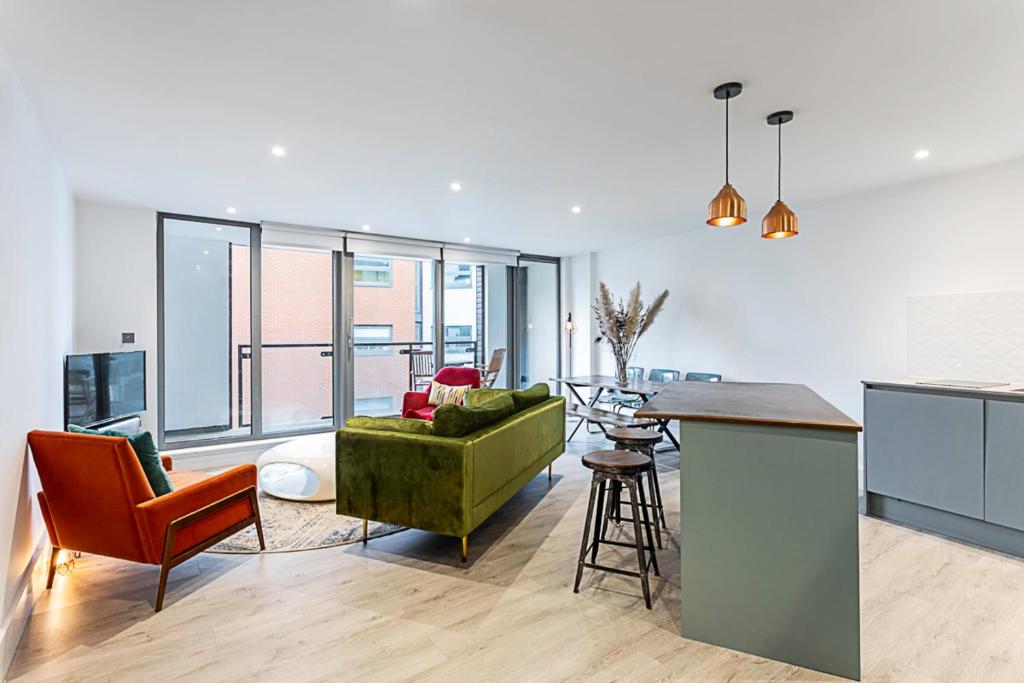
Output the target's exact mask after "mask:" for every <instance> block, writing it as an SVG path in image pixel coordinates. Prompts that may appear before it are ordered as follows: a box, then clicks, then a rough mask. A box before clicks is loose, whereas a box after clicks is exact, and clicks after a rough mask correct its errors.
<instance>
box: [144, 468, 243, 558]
mask: <svg viewBox="0 0 1024 683" xmlns="http://www.w3.org/2000/svg"><path fill="white" fill-rule="evenodd" d="M246 489H252V492H253V495H252V496H251V497H245V496H240V497H239V498H238V500H237V501H235V502H233V503H231V504H230V505H226V506H224V507H221V508H219V509H216V510H212V511H211V512H210V513H209V514H208V515H199V516H197V517H196V518H194V519H192V520H190V521H189V522H188V523H187V524H186V525H185V526H184V527H183V528H181V529H180V530H178V531H177V533H176V535H175V539H174V547H173V548H172V554H173V555H179V554H181V553H182V552H184V551H186V550H188V549H189V548H191V547H193V546H195V545H198V544H199V543H202V542H203V541H206V540H209V539H210V538H212V537H213V536H215V535H216V534H218V533H220V532H223V531H225V530H227V529H229V528H231V527H232V526H234V525H235V524H238V523H240V522H242V521H244V520H246V519H248V518H251V517H254V516H256V515H258V510H259V508H258V504H257V503H256V502H255V501H256V497H255V491H256V466H255V465H238V466H237V467H233V468H231V469H230V470H227V471H226V472H222V473H220V474H216V475H214V476H212V477H208V478H206V479H203V480H201V481H198V482H196V483H195V484H192V485H190V486H185V487H184V488H180V489H178V490H176V491H172V492H171V493H168V494H167V495H164V496H159V497H157V498H152V499H150V500H147V501H145V502H143V503H140V504H139V505H137V506H136V507H135V516H136V519H137V520H138V524H139V528H140V530H141V532H142V535H143V538H144V539H145V541H146V548H147V552H148V554H149V556H150V561H151V562H153V563H154V564H159V563H160V562H161V561H162V559H163V554H164V542H165V540H166V538H167V529H168V527H170V525H171V523H172V522H174V521H175V520H178V519H181V518H184V517H187V516H189V515H192V514H193V513H195V512H198V511H200V510H202V509H203V508H206V507H207V506H212V505H213V504H215V503H217V502H219V501H221V500H223V499H224V498H228V497H229V496H232V494H238V493H241V492H244V491H246Z"/></svg>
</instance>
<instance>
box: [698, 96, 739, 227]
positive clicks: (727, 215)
mask: <svg viewBox="0 0 1024 683" xmlns="http://www.w3.org/2000/svg"><path fill="white" fill-rule="evenodd" d="M714 92H715V99H716V100H725V185H723V186H722V189H721V190H719V191H718V194H716V195H715V198H714V199H712V200H711V203H710V204H708V225H710V226H713V227H716V228H728V227H732V226H735V225H740V224H742V223H746V222H747V202H746V201H745V200H744V199H743V197H741V196H740V193H739V192H737V191H736V188H734V187H733V186H732V185H730V184H729V100H731V99H732V98H734V97H736V96H737V95H739V94H740V93H741V92H743V85H742V84H741V83H723V84H722V85H720V86H718V87H717V88H715V91H714Z"/></svg>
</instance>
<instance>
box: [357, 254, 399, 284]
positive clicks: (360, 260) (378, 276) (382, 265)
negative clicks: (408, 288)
mask: <svg viewBox="0 0 1024 683" xmlns="http://www.w3.org/2000/svg"><path fill="white" fill-rule="evenodd" d="M352 279H353V282H354V283H355V285H356V287H390V286H391V284H392V271H391V259H389V258H381V257H377V256H356V258H355V268H354V271H353V278H352Z"/></svg>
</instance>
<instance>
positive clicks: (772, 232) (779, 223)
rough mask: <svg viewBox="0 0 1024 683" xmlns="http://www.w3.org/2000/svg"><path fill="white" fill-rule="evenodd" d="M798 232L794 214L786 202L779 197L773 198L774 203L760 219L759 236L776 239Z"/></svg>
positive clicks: (791, 235)
mask: <svg viewBox="0 0 1024 683" xmlns="http://www.w3.org/2000/svg"><path fill="white" fill-rule="evenodd" d="M799 232H800V230H799V225H798V223H797V220H796V214H795V213H793V210H792V209H790V208H789V207H788V206H786V202H784V201H782V200H781V199H777V200H775V204H773V205H772V208H771V209H770V210H769V211H768V213H767V214H765V216H764V219H763V220H762V221H761V237H764V238H765V239H776V240H777V239H782V238H784V237H793V236H794V235H796V234H797V233H799Z"/></svg>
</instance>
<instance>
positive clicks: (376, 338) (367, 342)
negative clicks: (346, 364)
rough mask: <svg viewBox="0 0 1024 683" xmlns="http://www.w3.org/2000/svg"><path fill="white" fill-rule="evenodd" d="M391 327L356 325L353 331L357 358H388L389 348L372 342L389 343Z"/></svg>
mask: <svg viewBox="0 0 1024 683" xmlns="http://www.w3.org/2000/svg"><path fill="white" fill-rule="evenodd" d="M391 330H392V328H391V325H356V326H355V327H354V330H353V335H352V337H353V340H354V342H355V344H356V347H355V349H354V352H355V355H357V356H390V355H391V346H388V345H386V344H379V345H374V342H391V341H393V340H392V338H391Z"/></svg>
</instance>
